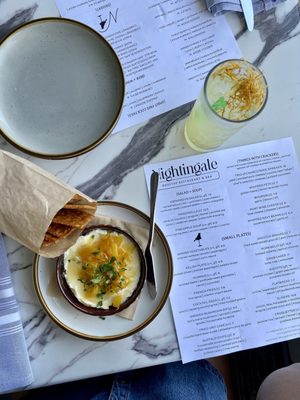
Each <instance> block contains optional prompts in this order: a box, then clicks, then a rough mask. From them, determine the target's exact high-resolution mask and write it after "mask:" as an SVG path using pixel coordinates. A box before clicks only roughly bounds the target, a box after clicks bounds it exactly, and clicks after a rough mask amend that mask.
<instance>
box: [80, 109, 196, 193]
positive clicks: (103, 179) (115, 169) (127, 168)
mask: <svg viewBox="0 0 300 400" xmlns="http://www.w3.org/2000/svg"><path fill="white" fill-rule="evenodd" d="M192 104H193V102H192V103H188V104H185V105H183V106H181V107H177V108H176V109H174V110H171V111H168V112H166V113H164V114H162V115H159V116H157V117H154V118H152V119H151V120H150V121H149V122H148V123H146V125H144V126H143V127H141V128H139V129H138V130H137V131H136V133H135V134H134V136H133V138H132V139H131V141H130V143H129V144H128V145H127V147H126V148H125V149H124V150H122V151H121V153H120V154H119V155H118V156H117V157H116V158H114V159H113V160H112V161H111V162H110V163H108V164H107V165H106V166H105V167H104V168H103V169H102V170H101V171H99V172H98V173H97V174H96V175H94V176H93V177H92V178H91V179H90V180H89V181H87V182H85V183H83V184H82V185H80V186H78V189H79V190H81V191H82V192H83V193H86V194H87V195H89V196H91V197H92V198H94V199H98V198H100V196H101V195H102V194H103V193H104V192H105V191H106V190H107V189H108V188H110V191H112V194H109V195H108V194H106V195H105V197H104V199H105V200H110V199H111V198H112V197H113V194H114V190H116V188H117V187H118V186H119V185H120V184H121V183H122V181H123V179H124V177H125V176H127V175H128V174H129V173H130V172H132V171H133V170H135V169H137V168H139V167H141V166H143V165H144V164H147V163H148V162H150V161H151V159H152V158H154V157H155V156H156V155H157V154H158V153H159V152H160V151H161V150H162V148H163V147H164V142H165V139H166V137H167V135H168V134H169V132H170V128H171V127H172V125H173V124H174V123H175V122H176V121H178V120H179V119H181V118H183V117H185V116H186V115H187V114H188V112H189V111H190V110H191V107H192Z"/></svg>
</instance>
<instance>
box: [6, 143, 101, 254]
mask: <svg viewBox="0 0 300 400" xmlns="http://www.w3.org/2000/svg"><path fill="white" fill-rule="evenodd" d="M0 190H1V200H0V231H1V232H3V233H5V234H6V235H7V236H10V237H11V238H13V239H15V240H16V241H18V242H19V243H21V244H22V245H23V246H25V247H27V248H29V249H30V250H32V251H34V252H36V253H38V254H40V255H42V256H44V257H57V256H59V255H60V254H62V253H64V252H65V251H66V249H68V248H69V247H70V246H71V245H72V244H73V243H74V242H75V241H76V239H77V238H78V236H79V235H80V233H81V232H82V230H83V229H84V228H85V226H86V225H87V224H88V223H89V222H90V221H91V219H92V218H93V216H94V214H95V211H96V208H97V203H96V202H95V201H94V200H92V199H91V198H89V197H88V196H86V195H84V194H83V193H81V192H79V191H78V190H76V189H75V188H73V187H72V186H70V185H68V184H66V183H64V182H62V181H61V180H59V179H58V178H56V177H55V176H54V175H52V174H50V173H49V172H47V171H45V170H43V169H42V168H40V167H38V166H36V165H35V164H33V163H32V162H30V161H28V160H26V159H24V158H21V157H18V156H16V155H14V154H12V153H9V152H6V151H1V150H0Z"/></svg>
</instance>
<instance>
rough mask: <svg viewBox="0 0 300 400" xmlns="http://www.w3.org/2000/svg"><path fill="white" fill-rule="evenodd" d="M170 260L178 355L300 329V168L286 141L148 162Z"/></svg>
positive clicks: (266, 340) (215, 351) (258, 342)
mask: <svg viewBox="0 0 300 400" xmlns="http://www.w3.org/2000/svg"><path fill="white" fill-rule="evenodd" d="M144 168H145V175H146V180H147V184H148V187H149V181H150V175H151V172H152V170H156V171H157V172H158V173H159V191H158V195H157V218H156V220H157V223H158V225H159V226H160V227H161V229H162V230H163V232H164V234H165V235H166V238H167V240H168V242H169V244H170V247H171V251H172V255H173V261H174V280H173V287H172V290H171V295H170V299H171V306H172V310H173V316H174V321H175V326H176V331H177V337H178V341H179V346H180V351H181V356H182V360H183V362H189V361H193V360H197V359H202V358H207V357H213V356H218V355H222V354H226V353H231V352H235V351H239V350H244V349H249V348H253V347H258V346H264V345H267V344H271V343H275V342H279V341H284V340H288V339H292V338H296V337H299V336H300V307H299V305H300V294H299V293H300V291H299V289H300V202H299V198H300V170H299V166H298V163H297V157H296V154H295V150H294V146H293V141H292V139H291V138H286V139H280V140H278V141H270V142H265V143H258V144H253V145H248V146H243V147H237V148H233V149H229V150H222V151H217V152H212V153H207V154H205V155H197V156H192V157H188V158H182V159H178V160H173V161H166V162H162V163H158V164H152V165H146V166H145V167H144Z"/></svg>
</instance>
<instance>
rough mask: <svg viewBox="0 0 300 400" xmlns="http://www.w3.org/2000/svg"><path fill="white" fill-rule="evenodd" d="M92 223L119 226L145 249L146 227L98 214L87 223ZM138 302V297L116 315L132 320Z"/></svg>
mask: <svg viewBox="0 0 300 400" xmlns="http://www.w3.org/2000/svg"><path fill="white" fill-rule="evenodd" d="M92 225H110V226H114V227H116V228H120V229H122V230H123V231H125V232H127V233H128V234H129V235H130V236H132V237H133V238H134V239H135V240H136V242H137V243H138V244H139V245H140V247H141V249H142V251H143V252H144V251H145V248H146V245H147V240H148V230H147V229H146V228H143V227H141V226H138V225H135V224H132V223H129V222H126V221H121V220H119V219H115V218H111V217H106V216H103V215H100V214H96V215H95V216H94V218H93V219H92V221H91V222H90V223H89V224H88V226H92ZM138 303H139V297H138V298H137V299H136V300H135V302H134V303H132V304H131V305H130V306H129V307H128V308H125V310H123V311H120V312H119V313H118V314H116V315H118V316H119V317H123V318H126V319H131V320H133V319H134V316H135V312H136V309H137V306H138Z"/></svg>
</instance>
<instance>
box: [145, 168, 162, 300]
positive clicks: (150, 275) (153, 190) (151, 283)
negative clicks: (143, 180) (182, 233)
mask: <svg viewBox="0 0 300 400" xmlns="http://www.w3.org/2000/svg"><path fill="white" fill-rule="evenodd" d="M158 181H159V175H158V173H157V172H152V174H151V178H150V227H149V237H148V243H147V246H146V249H145V259H146V266H147V273H146V280H147V286H148V290H149V294H150V296H151V298H152V299H155V297H156V293H157V289H156V282H155V275H154V268H153V258H152V252H151V247H152V240H153V233H154V223H155V222H154V218H155V205H156V195H157V188H158Z"/></svg>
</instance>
